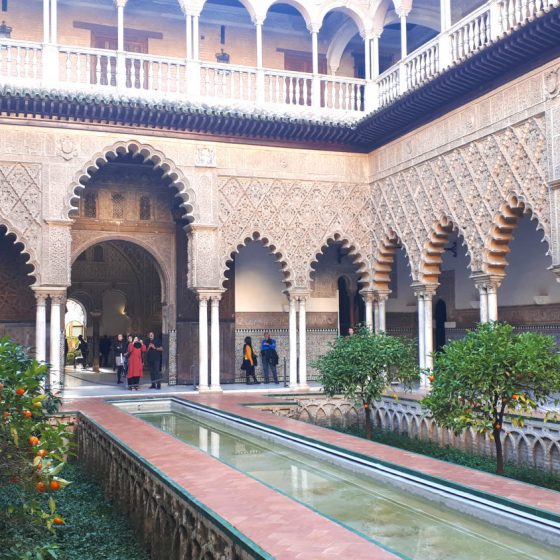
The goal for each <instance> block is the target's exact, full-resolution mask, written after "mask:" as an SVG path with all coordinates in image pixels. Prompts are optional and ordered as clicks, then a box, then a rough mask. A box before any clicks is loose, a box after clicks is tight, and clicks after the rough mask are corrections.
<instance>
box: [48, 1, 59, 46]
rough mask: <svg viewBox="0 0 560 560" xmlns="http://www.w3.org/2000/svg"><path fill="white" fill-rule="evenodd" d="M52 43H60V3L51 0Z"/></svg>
mask: <svg viewBox="0 0 560 560" xmlns="http://www.w3.org/2000/svg"><path fill="white" fill-rule="evenodd" d="M50 42H51V43H53V44H54V45H56V44H57V43H58V2H57V0H51V40H50Z"/></svg>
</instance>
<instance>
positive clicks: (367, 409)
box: [364, 403, 372, 439]
mask: <svg viewBox="0 0 560 560" xmlns="http://www.w3.org/2000/svg"><path fill="white" fill-rule="evenodd" d="M364 411H365V413H366V438H367V439H371V437H372V433H371V408H370V406H369V403H364Z"/></svg>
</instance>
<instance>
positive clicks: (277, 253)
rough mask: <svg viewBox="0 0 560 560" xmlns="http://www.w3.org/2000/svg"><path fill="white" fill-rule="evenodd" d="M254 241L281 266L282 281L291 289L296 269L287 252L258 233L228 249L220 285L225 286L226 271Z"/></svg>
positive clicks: (222, 266) (267, 237)
mask: <svg viewBox="0 0 560 560" xmlns="http://www.w3.org/2000/svg"><path fill="white" fill-rule="evenodd" d="M252 241H260V242H261V243H262V244H263V246H264V247H265V248H267V249H268V250H269V251H270V252H271V253H272V256H273V257H274V259H275V260H276V262H277V263H278V264H279V265H280V269H281V272H282V275H283V279H282V281H283V282H284V283H285V284H286V288H291V287H292V286H293V283H294V269H293V267H292V265H291V263H290V261H289V259H288V258H287V257H286V252H285V251H284V250H282V249H279V248H278V245H277V244H276V243H274V242H273V241H271V239H270V237H269V236H267V235H261V234H260V233H259V232H257V231H255V232H253V234H252V235H251V236H247V237H245V238H244V239H243V241H241V242H240V243H238V244H237V245H236V246H235V247H230V249H228V251H227V255H228V257H227V258H226V259H225V260H224V261H223V262H222V263H221V265H220V284H221V285H222V286H223V285H224V283H225V282H226V281H227V277H226V271H227V269H228V268H230V267H231V263H232V262H233V259H234V257H235V255H236V254H237V253H239V251H240V250H241V249H242V248H243V247H245V246H246V245H247V244H248V243H251V242H252Z"/></svg>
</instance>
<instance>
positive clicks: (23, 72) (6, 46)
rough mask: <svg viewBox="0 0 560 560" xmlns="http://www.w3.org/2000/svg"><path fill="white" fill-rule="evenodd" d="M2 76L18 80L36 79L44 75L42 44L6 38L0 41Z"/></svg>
mask: <svg viewBox="0 0 560 560" xmlns="http://www.w3.org/2000/svg"><path fill="white" fill-rule="evenodd" d="M0 76H1V77H3V78H8V79H10V80H16V81H36V80H40V79H41V78H42V76H43V52H42V49H41V45H39V44H30V43H27V42H24V41H14V40H11V39H4V40H3V41H2V42H1V43H0Z"/></svg>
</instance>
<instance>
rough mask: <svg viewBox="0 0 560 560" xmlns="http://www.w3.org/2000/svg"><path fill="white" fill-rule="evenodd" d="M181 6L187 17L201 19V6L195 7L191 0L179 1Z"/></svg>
mask: <svg viewBox="0 0 560 560" xmlns="http://www.w3.org/2000/svg"><path fill="white" fill-rule="evenodd" d="M179 6H180V8H181V11H182V12H183V14H185V15H186V16H195V17H199V16H200V12H202V8H201V7H200V6H193V5H192V3H191V2H189V0H179Z"/></svg>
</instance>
